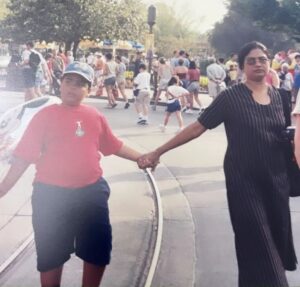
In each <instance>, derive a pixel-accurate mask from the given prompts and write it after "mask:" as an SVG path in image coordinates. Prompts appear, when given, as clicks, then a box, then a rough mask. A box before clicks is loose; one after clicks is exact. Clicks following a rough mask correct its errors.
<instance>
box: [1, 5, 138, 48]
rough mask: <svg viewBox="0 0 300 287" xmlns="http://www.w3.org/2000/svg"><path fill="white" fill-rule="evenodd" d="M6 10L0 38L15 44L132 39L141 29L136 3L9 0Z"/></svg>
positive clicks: (67, 44) (67, 43) (76, 42)
mask: <svg viewBox="0 0 300 287" xmlns="http://www.w3.org/2000/svg"><path fill="white" fill-rule="evenodd" d="M8 9H9V11H10V13H9V15H8V16H7V17H6V18H5V19H4V20H3V21H2V23H1V26H0V27H1V28H0V33H1V37H2V38H4V39H11V40H13V41H14V42H19V43H20V42H25V41H28V40H40V41H42V40H44V41H46V42H51V41H56V42H64V43H66V46H68V47H70V45H71V43H74V45H75V46H77V45H78V43H79V41H80V40H82V39H128V38H132V39H134V38H136V37H138V36H139V35H140V34H141V27H143V24H142V23H143V19H142V17H141V14H142V13H141V9H142V6H141V3H140V0H121V1H115V0H10V2H9V4H8Z"/></svg>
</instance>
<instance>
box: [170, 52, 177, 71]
mask: <svg viewBox="0 0 300 287" xmlns="http://www.w3.org/2000/svg"><path fill="white" fill-rule="evenodd" d="M177 59H178V51H177V50H174V51H173V56H172V58H171V60H170V66H171V68H172V70H174V69H175V67H176V63H177Z"/></svg>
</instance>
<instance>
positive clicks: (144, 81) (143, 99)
mask: <svg viewBox="0 0 300 287" xmlns="http://www.w3.org/2000/svg"><path fill="white" fill-rule="evenodd" d="M150 78H151V76H150V74H149V73H148V72H147V71H146V65H145V64H140V66H139V74H138V75H137V76H136V77H135V78H134V80H133V84H134V85H135V90H134V95H135V97H136V98H135V107H136V111H137V113H138V121H137V124H139V125H148V112H149V106H150Z"/></svg>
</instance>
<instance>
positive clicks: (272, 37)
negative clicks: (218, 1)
mask: <svg viewBox="0 0 300 287" xmlns="http://www.w3.org/2000/svg"><path fill="white" fill-rule="evenodd" d="M254 40H256V41H260V42H262V43H264V44H265V45H266V46H267V47H268V48H270V49H271V50H273V51H278V50H285V49H287V48H290V46H291V41H288V38H287V36H286V35H285V34H284V33H278V32H276V33H275V32H270V31H265V30H263V29H262V28H260V27H257V26H256V25H254V23H253V21H252V20H250V19H249V18H247V17H246V16H245V15H242V14H240V13H237V12H234V11H229V12H228V14H227V15H226V16H225V17H224V19H223V21H222V22H219V23H217V24H216V25H215V27H214V29H213V31H212V32H211V34H210V42H211V44H212V46H213V47H214V48H215V49H216V50H217V52H218V53H220V54H221V55H226V56H228V55H229V54H231V53H233V52H237V51H238V49H240V48H241V47H242V46H243V45H244V44H245V43H247V42H250V41H254Z"/></svg>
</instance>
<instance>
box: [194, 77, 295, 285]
mask: <svg viewBox="0 0 300 287" xmlns="http://www.w3.org/2000/svg"><path fill="white" fill-rule="evenodd" d="M269 95H270V98H271V102H270V104H268V105H261V104H259V103H257V102H256V101H255V100H254V98H253V97H252V92H251V90H249V89H248V87H247V86H246V85H245V84H242V83H241V84H238V85H235V86H233V87H231V88H229V89H227V90H225V91H223V92H222V93H221V94H220V95H219V96H218V97H217V98H216V99H215V100H214V101H213V103H212V104H211V105H210V106H209V107H208V108H207V109H206V110H205V111H204V112H203V114H201V116H200V117H199V119H198V121H199V122H200V123H201V124H202V125H203V126H204V127H206V128H208V129H212V128H215V127H216V126H218V125H219V124H221V123H224V125H225V130H226V135H227V140H228V147H227V151H226V155H225V159H224V171H225V177H226V187H227V198H228V205H229V211H230V217H231V222H232V226H233V230H234V234H235V246H236V254H237V260H238V267H239V286H240V287H286V286H288V283H287V279H286V276H285V270H295V269H296V263H297V259H296V255H295V251H294V246H293V239H292V230H291V219H290V208H289V183H288V179H287V174H286V168H285V160H284V155H283V150H282V147H281V141H280V138H281V133H282V130H283V129H284V115H283V110H282V104H281V98H280V95H279V93H278V92H277V90H276V89H275V88H272V87H270V88H269Z"/></svg>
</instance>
